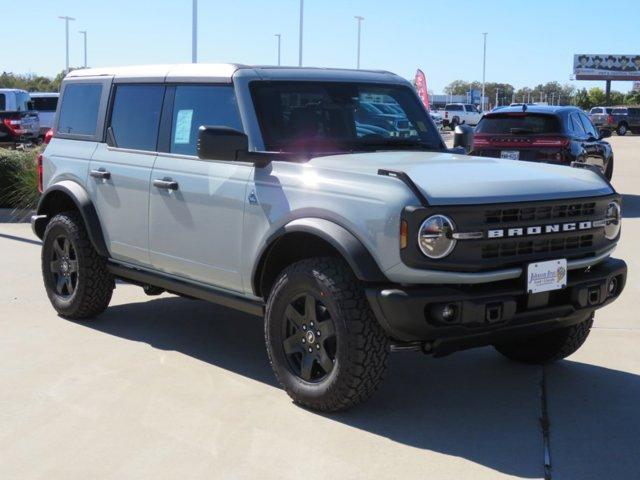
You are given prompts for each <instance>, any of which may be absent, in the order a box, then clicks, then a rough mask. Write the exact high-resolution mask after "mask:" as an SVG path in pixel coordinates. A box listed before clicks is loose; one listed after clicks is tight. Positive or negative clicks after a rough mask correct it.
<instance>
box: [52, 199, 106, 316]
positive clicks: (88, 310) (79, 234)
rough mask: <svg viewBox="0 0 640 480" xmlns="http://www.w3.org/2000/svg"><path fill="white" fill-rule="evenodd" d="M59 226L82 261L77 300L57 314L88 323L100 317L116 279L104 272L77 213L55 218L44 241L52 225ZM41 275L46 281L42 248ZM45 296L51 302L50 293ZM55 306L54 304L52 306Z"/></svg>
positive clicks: (71, 212)
mask: <svg viewBox="0 0 640 480" xmlns="http://www.w3.org/2000/svg"><path fill="white" fill-rule="evenodd" d="M59 224H62V225H64V227H65V229H66V230H67V232H68V233H69V235H70V236H71V237H72V238H73V240H74V243H75V246H76V253H77V255H79V256H80V257H81V258H82V260H83V261H82V262H80V261H79V262H78V269H79V277H80V278H81V279H84V282H83V283H82V284H81V283H80V282H79V283H78V286H77V287H76V288H78V291H77V295H78V297H79V298H78V299H77V300H78V301H76V302H74V305H72V308H69V309H64V310H63V311H60V310H58V309H57V310H58V313H60V315H62V316H64V317H66V318H70V319H73V320H88V319H91V318H94V317H95V316H97V315H99V314H101V313H102V312H104V311H105V310H106V308H107V307H108V306H109V302H110V301H111V296H112V295H113V290H114V288H115V280H114V278H113V276H112V275H111V273H109V271H108V270H107V259H106V258H105V257H102V256H100V255H98V253H97V252H96V250H95V248H93V245H92V243H91V240H89V235H88V234H87V230H86V228H85V227H84V222H83V220H82V217H81V216H80V214H79V213H78V212H74V211H69V212H62V213H59V214H57V215H56V216H54V217H53V218H52V219H51V221H50V222H49V223H48V224H47V228H46V230H45V233H44V237H43V238H44V239H46V238H47V235H48V233H49V231H50V230H51V229H52V228H53V227H54V226H55V225H59ZM42 254H43V262H42V268H43V271H42V274H43V279H44V280H45V282H46V277H45V276H44V275H45V272H44V268H46V265H45V261H44V249H43V250H42ZM47 295H48V296H49V299H50V300H51V302H52V304H53V303H54V299H53V293H52V292H50V291H49V289H48V288H47ZM54 307H55V304H54Z"/></svg>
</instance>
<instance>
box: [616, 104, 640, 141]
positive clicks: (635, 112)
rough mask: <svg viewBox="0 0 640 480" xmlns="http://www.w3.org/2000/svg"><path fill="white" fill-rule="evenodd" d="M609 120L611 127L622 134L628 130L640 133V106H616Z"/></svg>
mask: <svg viewBox="0 0 640 480" xmlns="http://www.w3.org/2000/svg"><path fill="white" fill-rule="evenodd" d="M609 121H610V125H611V128H612V129H613V130H615V131H616V133H617V134H618V135H620V136H623V135H626V134H627V133H628V132H631V133H636V134H640V107H615V108H613V109H612V110H611V115H610V119H609Z"/></svg>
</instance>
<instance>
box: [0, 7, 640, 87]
mask: <svg viewBox="0 0 640 480" xmlns="http://www.w3.org/2000/svg"><path fill="white" fill-rule="evenodd" d="M606 4H607V2H603V1H602V0H599V1H596V0H582V1H580V0H560V1H558V0H555V1H548V0H538V1H534V2H531V1H521V0H484V1H478V0H476V1H473V0H456V1H455V2H451V1H443V0H440V1H431V0H429V1H424V0H423V1H419V0H393V1H391V0H384V1H382V0H351V1H349V0H343V1H340V0H305V43H304V64H305V65H309V66H320V67H325V66H335V67H355V62H356V20H355V19H354V15H362V16H364V17H365V21H364V23H363V30H362V61H361V62H362V68H375V69H386V70H391V71H393V72H395V73H398V74H400V75H402V76H404V77H407V78H411V77H413V74H414V73H415V70H416V68H422V69H423V70H424V71H425V73H426V74H427V82H428V85H429V89H430V90H433V91H434V92H436V93H440V92H441V91H442V89H443V88H444V86H445V85H446V84H448V83H449V82H451V81H453V80H456V79H464V80H480V79H481V77H482V32H484V31H486V32H489V37H488V46H487V81H501V82H509V83H511V84H513V85H515V86H516V87H522V86H534V85H535V84H538V83H543V82H546V81H550V80H556V81H559V82H561V83H567V82H569V75H570V74H571V66H572V55H573V54H574V53H625V54H626V53H629V54H631V53H633V54H640V28H638V22H639V21H640V9H639V8H638V3H637V0H635V1H634V0H618V1H617V2H616V3H615V8H614V7H610V9H609V11H607V7H606ZM15 5H18V4H15ZM199 5H200V8H199V19H200V21H199V61H200V62H226V61H232V62H240V63H249V64H252V63H254V64H275V63H276V61H277V57H276V39H275V37H274V34H275V33H281V34H282V38H283V46H282V60H283V64H288V65H295V64H297V60H298V5H299V0H267V1H259V0H232V1H229V0H225V1H222V0H199ZM18 10H19V9H18V8H17V7H16V9H15V15H16V18H15V21H7V17H6V13H7V10H6V8H4V11H5V15H3V17H4V18H5V21H3V22H2V23H3V28H2V29H1V30H0V38H2V39H3V42H2V43H3V45H11V47H10V48H3V49H2V54H1V55H0V70H4V71H12V72H19V73H28V72H32V73H38V74H44V75H50V76H52V75H55V74H56V73H58V72H59V71H60V70H62V69H63V68H64V22H63V21H62V20H59V19H58V18H57V17H58V15H69V16H72V17H75V18H76V19H77V20H76V21H75V22H71V24H70V25H71V26H70V57H71V65H72V66H73V65H80V64H81V63H82V36H81V35H80V34H79V33H77V32H78V30H84V29H86V30H88V39H89V49H88V56H89V65H90V66H109V65H130V64H142V63H180V62H189V61H190V60H191V0H155V1H154V0H146V1H140V0H101V1H97V0H55V1H49V0H32V1H31V2H29V8H28V12H29V13H28V15H25V14H23V13H18ZM9 16H11V14H10V15H9ZM25 22H28V23H25ZM606 25H610V26H611V27H610V28H606ZM3 37H4V38H3ZM575 84H576V85H577V86H587V87H589V86H591V85H593V84H594V83H591V82H575ZM595 84H596V85H598V83H595ZM600 84H602V82H600ZM630 87H631V84H630V83H629V82H619V83H614V85H613V88H615V89H619V90H628V89H629V88H630Z"/></svg>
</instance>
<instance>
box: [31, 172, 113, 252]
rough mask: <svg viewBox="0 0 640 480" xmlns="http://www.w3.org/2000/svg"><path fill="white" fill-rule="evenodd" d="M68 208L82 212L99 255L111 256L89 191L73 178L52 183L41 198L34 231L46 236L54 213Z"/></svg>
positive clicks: (39, 236)
mask: <svg viewBox="0 0 640 480" xmlns="http://www.w3.org/2000/svg"><path fill="white" fill-rule="evenodd" d="M68 210H77V211H78V212H79V213H80V215H81V216H82V220H83V221H84V226H85V228H86V229H87V234H88V235H89V240H91V244H92V245H93V247H94V248H95V249H96V251H97V252H98V254H99V255H101V256H104V257H107V256H109V252H108V250H107V246H106V243H105V240H104V234H103V233H102V226H101V225H100V220H99V218H98V213H97V212H96V209H95V206H94V205H93V202H92V201H91V198H90V197H89V193H88V192H87V191H86V190H85V189H84V187H82V186H81V185H80V184H78V183H76V182H74V181H72V180H63V181H61V182H58V183H55V184H53V185H51V186H50V187H49V188H47V190H46V191H45V192H44V194H43V195H42V197H41V198H40V201H39V202H38V209H37V217H36V218H35V220H34V222H33V231H34V232H35V234H36V235H37V236H38V238H40V239H42V238H43V237H44V231H45V229H46V227H47V224H48V223H49V221H50V220H51V218H52V217H53V216H54V215H57V214H58V213H60V212H64V211H68Z"/></svg>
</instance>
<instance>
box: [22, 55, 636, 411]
mask: <svg viewBox="0 0 640 480" xmlns="http://www.w3.org/2000/svg"><path fill="white" fill-rule="evenodd" d="M373 103H378V104H379V103H384V104H388V105H392V106H393V110H394V111H396V112H397V113H396V114H393V115H390V114H377V113H375V111H373V110H372V109H371V108H369V106H370V105H371V104H373ZM472 136H473V133H472V131H471V129H470V127H467V126H462V127H458V130H457V132H456V135H455V143H456V145H457V147H456V148H453V149H448V148H447V147H446V146H445V144H444V142H443V140H442V137H441V136H440V134H439V133H438V131H437V129H436V128H435V126H434V124H433V122H432V120H431V118H430V117H429V114H428V112H427V111H426V110H425V108H424V107H423V106H422V104H421V102H420V100H419V98H418V96H417V95H416V93H415V91H414V90H413V88H412V87H411V85H410V84H409V83H408V82H407V81H406V80H404V79H402V78H400V77H398V76H396V75H394V74H391V73H388V72H376V71H361V70H358V71H352V70H339V69H313V68H277V67H251V66H242V65H206V64H195V65H175V66H144V67H126V68H113V69H111V68H108V69H86V70H77V71H74V72H71V73H70V74H69V75H67V77H66V78H65V80H64V81H63V84H62V92H61V99H60V102H59V106H58V110H57V113H56V118H55V125H54V133H53V138H52V139H51V141H50V143H49V144H48V145H47V147H46V150H45V151H44V154H43V157H42V158H41V159H40V161H41V165H40V167H41V168H40V171H41V181H42V186H43V187H44V188H43V194H42V197H41V200H40V204H39V206H38V211H37V215H36V216H34V217H33V219H32V226H33V229H34V232H35V233H36V235H38V237H40V238H41V239H42V240H43V247H42V274H43V278H44V284H45V287H46V291H47V294H48V296H49V299H50V300H51V303H52V304H53V306H54V308H55V309H56V311H57V312H58V313H59V314H60V315H62V316H63V317H67V318H71V319H89V318H92V317H95V316H97V315H99V314H100V313H101V312H103V311H104V310H105V309H106V308H107V306H108V305H109V301H110V299H111V295H112V292H113V289H114V288H115V280H116V279H120V280H123V281H125V282H130V283H133V284H136V285H140V286H141V287H143V288H144V291H145V292H146V293H147V294H150V295H154V294H159V293H161V292H163V291H166V292H170V293H173V294H178V295H182V296H185V297H190V298H197V299H203V300H208V301H211V302H215V303H218V304H220V305H223V306H225V307H229V308H233V309H239V310H242V311H244V312H247V313H249V314H253V315H257V316H263V317H264V319H265V341H266V347H267V351H268V354H269V359H270V361H271V365H272V367H273V370H274V372H275V375H276V377H277V378H278V380H279V382H280V383H281V384H282V386H283V388H284V389H285V390H286V391H287V393H288V394H289V395H290V396H291V397H292V398H293V399H294V401H295V402H297V403H298V404H300V405H303V406H306V407H308V408H312V409H316V410H321V411H335V410H340V409H344V408H347V407H350V406H352V405H355V404H357V403H359V402H361V401H363V400H365V399H367V398H368V397H370V396H371V394H372V393H373V392H374V391H375V390H376V388H377V387H378V385H379V384H380V382H381V380H382V378H383V377H384V375H385V371H386V369H387V361H388V356H389V354H390V352H393V351H402V350H421V351H422V352H424V353H429V354H433V355H434V356H442V355H446V354H449V353H452V352H455V351H457V350H462V349H467V348H471V347H477V346H483V345H493V346H494V347H495V348H496V350H497V351H498V352H500V353H502V354H503V355H505V356H506V357H508V358H510V359H512V360H516V361H520V362H525V363H547V362H552V361H555V360H559V359H562V358H564V357H566V356H568V355H570V354H572V353H573V352H575V351H576V350H577V349H578V348H579V347H580V346H581V345H582V343H583V342H584V341H585V339H586V338H587V335H588V333H589V330H590V328H591V326H592V323H593V315H594V311H595V310H597V309H599V308H601V307H603V306H605V305H607V304H609V303H610V302H612V301H614V300H615V299H616V298H617V297H618V296H619V295H620V293H621V292H622V289H623V288H624V285H625V279H626V274H627V268H626V265H625V263H624V262H623V261H621V260H617V259H613V258H611V257H610V255H611V253H612V251H613V250H614V248H615V246H616V243H617V242H618V239H619V236H620V228H621V209H620V200H621V198H620V196H619V195H618V194H617V193H616V192H615V190H614V188H613V187H612V186H611V184H610V183H609V182H608V181H607V180H606V179H604V178H603V177H602V176H600V175H599V174H597V173H596V172H594V171H591V170H585V169H577V168H570V167H565V166H558V165H552V164H538V163H527V162H520V161H513V160H503V159H495V158H480V157H471V156H467V155H466V152H465V147H468V146H469V145H471V142H472ZM176 321H179V319H176Z"/></svg>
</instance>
